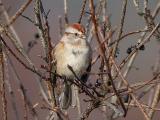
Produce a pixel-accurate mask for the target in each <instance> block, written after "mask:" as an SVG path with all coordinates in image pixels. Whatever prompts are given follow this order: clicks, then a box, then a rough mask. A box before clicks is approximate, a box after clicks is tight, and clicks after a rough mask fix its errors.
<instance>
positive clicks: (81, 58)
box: [52, 23, 92, 109]
mask: <svg viewBox="0 0 160 120" xmlns="http://www.w3.org/2000/svg"><path fill="white" fill-rule="evenodd" d="M52 56H53V57H54V59H55V61H56V73H57V74H59V75H61V76H65V77H66V78H67V79H71V80H73V79H75V75H74V74H73V72H72V71H71V70H70V69H69V68H68V65H69V66H71V67H72V69H73V71H74V72H75V73H76V75H77V76H78V77H79V79H80V80H82V81H86V80H87V78H88V74H87V73H86V71H90V70H91V57H92V51H91V47H90V45H89V43H88V42H87V40H86V36H85V29H84V27H83V26H82V25H80V24H79V23H74V24H71V25H69V26H68V27H67V28H66V29H65V32H64V35H63V36H62V38H61V40H60V41H59V43H58V44H57V45H56V47H55V48H54V50H53V51H52ZM67 79H66V80H65V81H64V89H63V92H62V94H61V95H60V107H61V108H62V109H67V108H68V107H69V106H70V105H71V103H72V94H73V91H72V90H73V89H71V83H70V82H69V81H67Z"/></svg>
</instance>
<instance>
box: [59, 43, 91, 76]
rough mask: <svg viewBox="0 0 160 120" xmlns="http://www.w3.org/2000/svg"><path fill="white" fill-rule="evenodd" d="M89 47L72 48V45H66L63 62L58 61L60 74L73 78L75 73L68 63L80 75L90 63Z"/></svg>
mask: <svg viewBox="0 0 160 120" xmlns="http://www.w3.org/2000/svg"><path fill="white" fill-rule="evenodd" d="M89 52H90V48H89V47H79V48H77V47H76V49H75V48H72V47H71V46H70V45H67V46H65V51H64V53H65V54H64V55H63V57H62V58H63V61H64V62H63V64H61V63H60V61H57V65H58V66H57V70H58V68H59V69H61V70H58V72H59V74H60V75H65V76H66V77H68V78H73V77H74V75H73V73H72V72H71V71H70V70H69V69H68V67H67V66H68V65H70V66H71V67H72V68H73V70H74V72H75V73H76V74H77V76H78V77H80V76H81V75H82V74H83V73H84V72H85V70H86V69H87V67H88V65H89V59H90V58H89V54H90V53H89Z"/></svg>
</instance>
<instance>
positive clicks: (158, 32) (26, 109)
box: [0, 0, 160, 120]
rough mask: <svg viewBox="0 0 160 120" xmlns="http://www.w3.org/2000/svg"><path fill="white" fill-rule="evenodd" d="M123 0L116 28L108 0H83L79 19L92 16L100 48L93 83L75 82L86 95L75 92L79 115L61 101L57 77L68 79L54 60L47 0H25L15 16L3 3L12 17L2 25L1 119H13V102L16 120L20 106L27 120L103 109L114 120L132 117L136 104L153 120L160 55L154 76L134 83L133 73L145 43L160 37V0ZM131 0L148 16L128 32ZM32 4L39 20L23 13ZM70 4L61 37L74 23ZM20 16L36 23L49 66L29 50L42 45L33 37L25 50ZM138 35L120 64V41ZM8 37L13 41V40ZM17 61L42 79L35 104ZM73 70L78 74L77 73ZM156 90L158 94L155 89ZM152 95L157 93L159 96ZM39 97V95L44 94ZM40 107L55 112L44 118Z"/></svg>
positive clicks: (83, 115)
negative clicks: (152, 3) (56, 70)
mask: <svg viewBox="0 0 160 120" xmlns="http://www.w3.org/2000/svg"><path fill="white" fill-rule="evenodd" d="M122 1H123V4H122V6H121V10H122V11H120V14H121V18H120V19H119V25H118V26H117V27H116V28H112V25H111V21H110V16H109V15H108V14H109V13H108V11H107V5H108V4H107V2H108V0H97V2H96V4H94V1H93V0H82V7H81V10H79V11H80V13H78V14H80V16H79V20H77V21H75V22H79V23H81V21H82V20H83V17H84V16H85V17H87V19H88V21H86V23H87V24H86V25H85V27H86V31H87V36H88V37H87V38H88V41H94V43H95V45H94V48H92V49H93V52H94V53H95V55H94V57H93V61H92V68H93V67H94V66H96V68H97V69H96V70H92V71H91V72H90V73H88V74H90V75H91V76H92V77H91V78H90V79H92V81H93V82H87V83H83V82H81V81H80V80H78V78H77V79H75V81H71V82H72V83H73V84H75V85H76V86H78V88H79V89H80V93H79V94H80V96H83V99H80V98H79V95H75V98H76V103H75V106H74V108H72V109H75V111H76V112H77V113H73V112H68V111H64V110H61V109H60V108H59V104H58V98H57V97H58V94H59V93H58V90H57V89H58V88H59V84H58V82H57V79H63V78H62V77H61V76H59V75H57V74H56V73H54V64H53V62H52V58H51V50H52V49H53V48H54V45H53V44H54V41H52V38H51V36H50V26H49V23H48V19H49V17H48V15H49V13H50V12H52V11H45V8H44V7H43V2H45V1H43V2H42V1H41V0H25V2H24V4H23V5H22V6H21V7H20V8H19V10H18V11H17V12H16V13H15V15H13V16H11V17H9V16H8V13H7V10H6V9H5V6H3V2H2V1H0V2H1V3H0V7H1V17H3V18H5V21H6V22H5V23H4V22H3V23H2V22H1V24H0V33H1V35H0V96H1V97H0V99H1V103H2V104H0V108H2V110H1V112H2V114H1V115H2V116H3V117H1V119H3V120H8V119H7V118H8V116H10V113H9V112H8V109H7V105H8V103H11V106H12V109H13V111H14V115H15V118H16V120H19V119H20V116H19V115H20V114H18V110H17V109H18V108H19V107H21V108H22V110H23V112H22V113H23V114H22V115H23V119H24V120H29V119H36V120H45V119H46V120H52V119H55V120H57V119H58V120H66V119H67V120H69V119H72V118H71V117H70V115H71V114H76V115H77V118H78V119H81V120H84V119H88V118H89V116H90V114H91V113H92V111H93V110H94V109H97V108H98V109H99V111H100V112H101V114H103V115H104V116H103V117H101V119H102V118H104V119H105V120H114V119H117V118H123V117H126V116H127V113H128V111H129V110H130V109H132V108H133V107H136V108H137V109H136V110H137V112H139V111H140V112H141V114H142V116H143V117H144V120H153V117H154V115H155V112H156V111H160V108H158V103H159V101H160V84H159V80H160V69H159V68H160V57H158V60H157V63H156V65H155V66H154V68H153V76H152V78H151V79H149V80H141V81H139V82H136V83H134V84H130V83H129V80H128V79H127V76H128V74H130V72H131V68H132V66H133V62H134V61H135V60H136V57H137V54H138V53H139V51H143V50H144V49H145V45H146V44H150V43H151V42H152V41H151V39H152V40H153V39H154V40H157V41H160V29H159V27H160V23H159V22H160V21H158V22H157V21H156V20H155V19H156V18H157V17H158V16H159V15H160V14H159V11H160V2H157V6H155V8H154V9H153V10H151V9H149V8H148V4H149V3H148V0H142V1H141V2H140V1H139V0H122ZM128 2H131V4H133V5H134V7H135V11H136V12H137V16H139V17H142V18H143V22H144V24H145V26H144V28H142V29H139V30H136V31H126V32H124V30H123V29H124V23H125V18H126V12H127V6H128ZM31 3H33V4H34V10H33V11H34V14H35V19H34V20H32V19H30V18H29V17H28V16H24V15H23V12H24V11H25V9H26V8H27V7H28V6H29V5H30V4H31ZM140 3H141V7H140V5H139V4H140ZM68 4H70V2H69V1H67V0H64V17H63V18H64V20H63V19H62V18H59V24H60V25H59V30H60V33H58V34H60V35H62V31H63V28H64V27H65V26H66V25H67V24H69V20H68V19H69V18H68V9H69V8H68ZM19 17H24V18H25V20H28V21H30V22H32V23H33V24H34V25H35V28H36V29H37V31H38V35H37V36H36V37H37V39H40V41H41V42H38V44H41V48H42V49H41V50H42V51H41V52H42V53H43V56H41V57H39V59H41V60H42V61H44V63H45V64H44V65H41V64H40V65H39V66H41V68H37V67H36V66H35V64H34V63H33V62H32V60H31V59H30V57H29V54H32V51H31V50H32V48H33V47H35V45H36V41H30V42H29V43H28V49H27V50H26V49H24V47H23V45H22V40H21V39H20V38H19V37H18V35H17V33H16V30H15V29H14V27H13V26H12V24H13V23H14V22H16V20H17V18H19ZM63 21H64V22H63ZM63 23H64V24H63ZM134 35H136V36H139V39H138V40H137V43H136V44H135V45H133V46H131V47H129V48H128V49H127V56H126V57H124V58H123V59H122V60H121V61H118V62H117V56H119V53H118V50H119V44H120V42H121V41H123V40H124V39H125V38H129V37H131V36H134ZM38 37H40V38H38ZM8 41H10V43H12V44H8ZM159 56H160V55H159ZM13 58H14V59H13ZM13 60H16V61H17V62H18V63H19V65H21V66H23V67H24V68H25V69H27V70H28V71H31V72H32V74H35V78H32V79H33V80H37V87H38V89H39V91H40V94H41V95H40V97H41V100H42V103H39V102H37V103H35V104H33V103H32V101H31V98H30V97H31V96H29V95H27V94H26V90H25V89H27V88H25V86H24V83H23V80H22V79H21V78H19V74H21V73H19V72H17V71H16V68H15V65H14V64H13ZM9 70H10V71H11V72H12V73H13V74H14V76H15V78H14V79H15V81H16V82H14V84H15V86H16V85H18V87H19V91H20V92H18V94H20V96H21V99H20V101H22V102H23V104H20V103H19V102H18V101H16V100H15V97H16V95H15V92H14V91H15V90H13V89H14V88H12V87H13V86H14V85H12V84H11V83H10V80H9V79H8V76H9V74H8V71H9ZM72 72H73V73H74V71H72ZM75 76H76V75H75ZM75 78H76V77H75ZM12 83H13V82H12ZM151 90H152V91H155V92H150V91H151ZM7 94H9V95H7ZM146 94H147V96H146ZM149 94H152V96H153V97H151V95H149ZM7 96H11V98H7ZM37 97H39V94H38V93H37ZM143 97H145V99H146V101H145V102H144V101H142V99H143ZM146 97H147V98H146ZM79 99H80V100H79ZM83 104H85V105H86V107H85V106H83V108H82V107H81V106H82V105H83ZM38 106H39V107H38ZM37 107H38V108H37ZM39 109H41V112H43V111H49V112H46V116H45V117H44V118H40V117H39V116H40V113H39V112H37V111H38V110H39ZM22 115H21V116H22ZM95 115H96V114H95Z"/></svg>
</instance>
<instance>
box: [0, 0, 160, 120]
mask: <svg viewBox="0 0 160 120" xmlns="http://www.w3.org/2000/svg"><path fill="white" fill-rule="evenodd" d="M97 1H98V0H95V4H96V3H97ZM2 2H3V4H4V6H5V8H6V10H7V11H8V14H9V16H12V15H14V14H15V13H16V11H17V10H18V9H19V8H20V7H21V5H22V4H24V2H26V0H2ZM122 2H123V0H108V2H107V10H106V11H107V14H108V15H109V16H110V21H111V25H112V28H115V29H116V28H117V27H118V26H119V24H120V19H121V11H122ZM139 2H140V4H141V3H143V0H139ZM158 2H159V0H149V4H148V5H149V8H150V9H151V10H154V9H155V7H156V5H157V3H158ZM42 3H43V6H44V9H45V11H48V10H50V12H49V15H48V21H49V26H50V35H51V41H52V43H53V45H55V44H56V43H57V42H58V40H59V39H60V38H61V36H60V33H59V31H60V30H59V18H60V17H61V18H62V25H63V27H64V1H63V0H42ZM81 6H82V1H81V0H68V18H69V23H74V22H77V21H78V19H79V16H80V10H81ZM141 8H142V9H143V5H142V7H141ZM86 10H88V11H89V7H88V4H87V6H86ZM23 15H25V16H27V17H29V18H30V19H32V20H34V6H33V2H32V3H31V4H30V5H29V7H28V8H27V9H26V10H25V12H24V13H23ZM0 20H1V22H2V23H6V21H4V18H3V17H1V18H0ZM155 21H156V23H158V22H159V21H160V14H158V15H157V17H156V20H155ZM86 22H87V15H86V16H84V17H83V19H82V24H84V25H85V24H86ZM13 26H14V28H15V30H16V32H17V34H18V35H19V37H20V39H21V41H22V43H23V46H24V48H25V49H26V50H27V49H28V44H29V42H30V41H32V40H35V39H37V43H36V45H35V46H34V47H33V48H32V50H31V52H30V54H29V56H30V58H31V60H32V61H33V63H34V64H35V65H36V66H37V67H38V68H40V67H41V65H43V64H44V62H43V61H42V60H41V59H40V57H39V56H43V52H42V49H41V44H40V40H39V38H36V37H37V29H36V27H35V25H34V24H33V23H31V22H30V21H29V20H27V19H26V18H24V17H22V16H20V17H19V18H18V19H17V20H16V22H14V24H13ZM144 27H145V22H144V19H143V18H142V17H141V16H139V15H138V14H137V10H136V8H135V6H134V4H133V0H129V1H128V6H127V12H126V18H125V23H124V30H123V32H124V33H128V32H129V31H136V30H139V29H140V30H142V29H143V28H144ZM116 34H117V32H115V33H114V35H115V36H116ZM139 37H140V35H139V34H138V35H137V34H136V35H133V36H130V37H126V38H125V39H123V40H122V41H121V42H120V45H119V54H118V56H117V59H116V61H117V63H121V61H122V60H123V59H124V58H125V57H126V56H127V55H128V54H127V52H126V51H127V49H128V48H129V47H131V46H134V45H135V44H136V43H137V39H138V38H139ZM113 39H115V38H114V36H113ZM9 44H10V43H9ZM91 44H92V48H94V47H95V40H94V39H93V40H92V42H91ZM159 52H160V41H158V40H157V39H154V38H153V39H151V40H150V42H148V43H147V44H146V45H145V50H143V51H140V52H139V54H138V56H137V57H136V60H135V62H134V65H133V67H132V69H131V72H130V73H129V75H128V76H127V78H126V79H127V80H128V81H129V83H136V82H137V81H145V80H150V79H151V78H152V77H153V69H152V68H153V66H154V65H155V64H156V61H157V59H158V56H159ZM95 54H96V53H95ZM12 60H13V63H14V65H15V66H16V69H17V72H18V74H19V77H20V79H21V80H22V82H23V85H24V86H25V89H26V94H27V95H28V96H29V97H30V99H31V102H32V104H33V105H35V104H36V103H38V104H39V105H38V106H37V107H36V111H37V113H38V115H39V120H44V119H45V117H46V114H47V113H48V110H44V109H41V106H42V105H43V104H44V103H43V100H42V98H41V97H40V92H39V88H38V87H37V82H36V80H35V79H34V75H33V74H32V73H31V72H30V71H28V70H26V69H25V68H24V67H23V66H22V65H20V64H19V63H18V62H17V61H16V60H15V58H12ZM92 71H96V66H94V67H93V68H92ZM8 73H9V78H8V80H9V81H10V83H11V87H12V88H13V92H14V95H15V101H16V105H17V106H19V107H18V114H19V116H20V120H23V119H24V118H23V117H24V113H23V109H22V108H21V105H23V100H22V97H21V95H20V92H19V89H18V85H17V84H16V81H15V76H14V74H13V73H12V72H11V70H8ZM91 79H92V77H90V80H91ZM6 89H7V90H6V91H7V94H6V95H7V100H8V102H7V110H8V120H16V118H15V112H14V110H13V108H12V106H11V102H9V100H10V99H11V98H10V97H11V96H10V94H9V91H8V87H6ZM152 92H154V91H152ZM146 98H148V97H147V96H146ZM144 100H145V98H144ZM0 105H1V103H0ZM84 105H85V104H84ZM82 107H83V105H82ZM85 107H86V106H85ZM157 107H158V106H157ZM0 111H1V110H0ZM159 114H160V112H159V111H157V112H156V115H155V117H154V119H153V120H158V119H160V115H159ZM28 115H29V120H32V119H33V118H32V115H31V114H30V113H29V112H28ZM1 118H2V112H1V113H0V119H1ZM70 118H71V120H75V119H76V113H75V110H74V109H73V108H70ZM97 119H99V120H103V115H102V113H101V111H100V110H99V109H96V110H94V111H93V112H92V113H91V115H90V116H89V120H97ZM124 119H125V120H143V119H144V117H143V115H142V113H141V112H139V109H138V108H131V109H130V110H129V111H128V114H127V116H126V118H118V120H124Z"/></svg>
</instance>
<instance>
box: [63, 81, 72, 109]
mask: <svg viewBox="0 0 160 120" xmlns="http://www.w3.org/2000/svg"><path fill="white" fill-rule="evenodd" d="M71 103H72V89H71V84H70V83H68V82H65V83H64V89H63V91H62V93H61V95H60V107H61V108H62V109H68V108H69V106H70V105H71Z"/></svg>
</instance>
